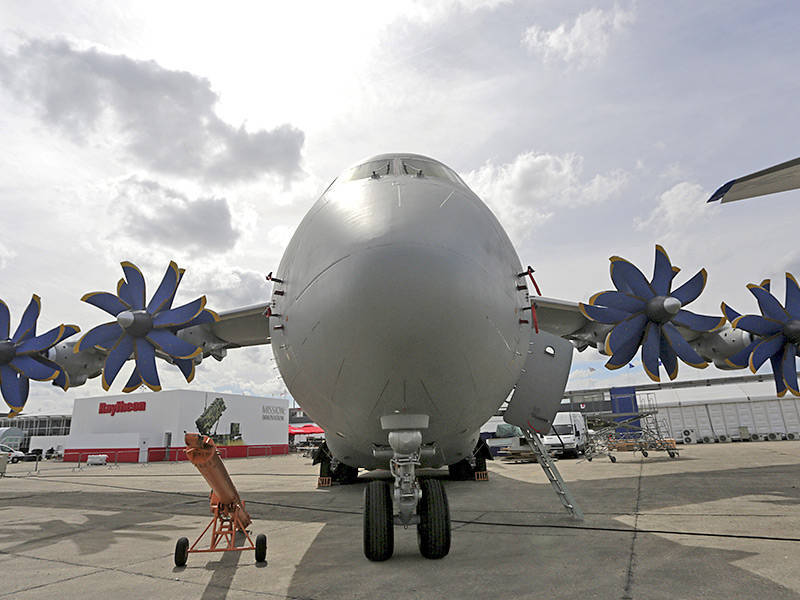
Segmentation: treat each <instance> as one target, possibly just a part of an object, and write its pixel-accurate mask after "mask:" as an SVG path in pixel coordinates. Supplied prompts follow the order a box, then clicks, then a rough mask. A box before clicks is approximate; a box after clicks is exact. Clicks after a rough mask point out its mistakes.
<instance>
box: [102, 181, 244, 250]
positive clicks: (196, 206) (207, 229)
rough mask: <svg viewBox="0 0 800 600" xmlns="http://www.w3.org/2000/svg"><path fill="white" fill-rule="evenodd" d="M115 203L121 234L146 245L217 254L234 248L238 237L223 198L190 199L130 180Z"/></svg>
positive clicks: (149, 183)
mask: <svg viewBox="0 0 800 600" xmlns="http://www.w3.org/2000/svg"><path fill="white" fill-rule="evenodd" d="M114 204H115V207H116V208H117V209H118V210H120V212H121V215H122V224H121V231H120V233H121V234H122V235H124V236H127V237H130V238H132V239H134V240H135V241H138V242H142V243H143V244H145V245H147V246H150V245H153V244H155V245H156V246H162V247H168V248H172V249H175V250H181V251H183V252H186V251H188V250H191V249H195V250H209V251H214V252H217V253H218V252H224V251H226V250H230V249H231V248H233V246H234V245H235V244H236V241H237V240H238V238H239V235H240V234H239V231H237V230H236V229H234V228H233V225H232V224H231V210H230V207H229V206H228V202H227V200H225V198H198V199H196V200H189V199H188V198H187V197H186V196H184V195H183V194H181V193H180V192H177V191H175V190H173V189H170V188H168V187H164V186H162V185H161V184H159V183H157V182H155V181H150V180H146V179H139V178H136V177H132V178H129V179H126V180H125V181H123V182H122V183H121V184H120V185H119V195H118V197H117V198H116V200H115V203H114Z"/></svg>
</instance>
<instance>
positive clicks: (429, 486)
mask: <svg viewBox="0 0 800 600" xmlns="http://www.w3.org/2000/svg"><path fill="white" fill-rule="evenodd" d="M419 483H420V487H421V488H422V498H421V499H420V501H419V504H417V515H418V516H419V523H418V524H417V543H418V544H419V551H420V553H421V554H422V556H424V557H425V558H433V559H436V558H444V557H445V556H447V553H448V552H450V509H449V507H448V505H447V494H445V491H444V486H443V485H442V482H441V481H439V480H438V479H423V480H422V481H420V482H419Z"/></svg>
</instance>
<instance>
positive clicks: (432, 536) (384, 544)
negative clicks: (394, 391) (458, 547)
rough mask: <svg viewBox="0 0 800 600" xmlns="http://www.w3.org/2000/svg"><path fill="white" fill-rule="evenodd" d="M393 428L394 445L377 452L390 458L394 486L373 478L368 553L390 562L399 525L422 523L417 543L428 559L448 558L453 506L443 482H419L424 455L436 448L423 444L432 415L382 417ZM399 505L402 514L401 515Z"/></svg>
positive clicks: (367, 506)
mask: <svg viewBox="0 0 800 600" xmlns="http://www.w3.org/2000/svg"><path fill="white" fill-rule="evenodd" d="M381 426H382V427H383V429H384V430H388V431H389V435H388V437H389V446H390V448H391V449H383V448H376V449H374V451H373V452H374V454H375V456H378V457H386V458H388V459H389V468H390V470H391V473H392V475H393V476H394V486H391V485H390V484H389V483H388V482H385V481H372V482H370V483H369V484H368V485H367V488H366V490H365V491H364V555H365V556H366V557H367V558H368V559H369V560H372V561H382V560H387V559H388V558H390V557H391V556H392V553H393V552H394V525H402V526H403V527H404V528H408V526H409V525H416V526H417V542H418V544H419V550H420V553H421V554H422V556H424V557H425V558H431V559H438V558H444V557H445V556H447V554H448V552H450V509H449V507H448V504H447V495H446V493H445V490H444V486H443V485H442V482H441V481H439V480H436V479H423V480H418V479H417V476H416V467H418V466H419V465H420V458H421V457H423V456H432V455H433V454H434V453H435V448H433V447H428V446H423V445H422V431H421V430H423V429H427V427H428V415H401V414H393V415H387V416H384V417H381ZM395 509H396V514H395Z"/></svg>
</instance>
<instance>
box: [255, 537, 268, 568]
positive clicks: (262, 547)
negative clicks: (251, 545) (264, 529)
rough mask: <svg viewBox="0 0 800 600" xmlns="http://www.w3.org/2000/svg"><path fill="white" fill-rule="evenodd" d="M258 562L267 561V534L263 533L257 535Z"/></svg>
mask: <svg viewBox="0 0 800 600" xmlns="http://www.w3.org/2000/svg"><path fill="white" fill-rule="evenodd" d="M256 562H257V563H263V562H267V536H266V535H264V534H263V533H259V534H258V535H257V536H256Z"/></svg>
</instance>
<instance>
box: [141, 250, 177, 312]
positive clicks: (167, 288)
mask: <svg viewBox="0 0 800 600" xmlns="http://www.w3.org/2000/svg"><path fill="white" fill-rule="evenodd" d="M179 280H180V276H179V274H178V265H176V264H175V261H170V262H169V266H168V267H167V272H166V273H164V277H163V278H162V279H161V283H160V284H159V286H158V289H157V290H156V293H155V294H153V297H152V298H151V299H150V302H148V303H147V312H149V313H150V314H151V315H154V314H156V313H159V312H161V311H162V310H165V309H169V306H167V303H168V302H171V300H172V298H173V297H174V296H175V291H176V290H177V289H178V281H179Z"/></svg>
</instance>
